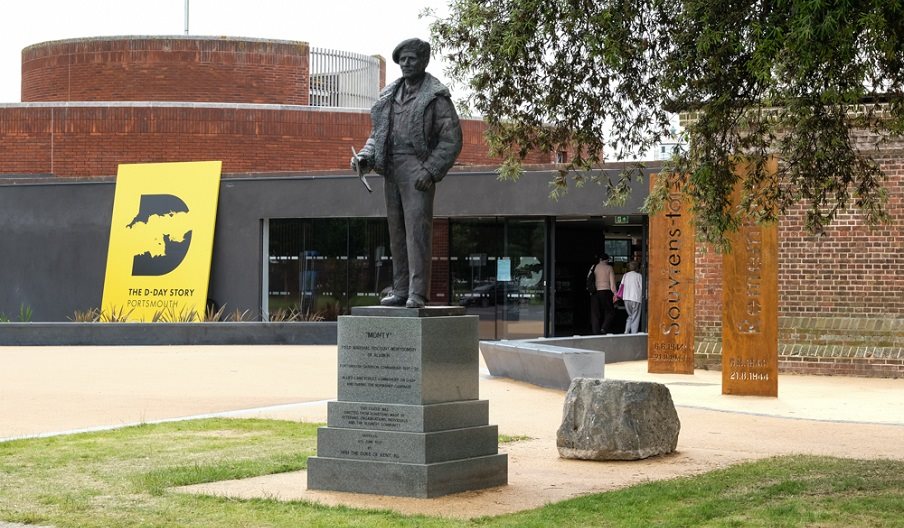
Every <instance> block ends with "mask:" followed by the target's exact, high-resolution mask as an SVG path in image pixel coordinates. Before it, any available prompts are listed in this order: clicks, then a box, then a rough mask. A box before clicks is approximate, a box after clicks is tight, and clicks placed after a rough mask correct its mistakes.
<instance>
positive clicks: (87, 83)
mask: <svg viewBox="0 0 904 528" xmlns="http://www.w3.org/2000/svg"><path fill="white" fill-rule="evenodd" d="M308 71H309V70H308V44H307V43H306V42H289V41H273V40H255V39H233V38H209V37H208V38H203V39H197V38H192V37H156V38H155V37H133V38H129V37H115V38H96V39H76V40H63V41H55V42H45V43H42V44H36V45H34V46H30V47H27V48H25V49H24V50H22V101H23V102H32V101H200V102H239V103H265V104H302V105H303V104H308V102H309V96H308V92H309V85H308V79H309V75H308Z"/></svg>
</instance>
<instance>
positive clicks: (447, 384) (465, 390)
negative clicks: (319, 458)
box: [339, 316, 478, 405]
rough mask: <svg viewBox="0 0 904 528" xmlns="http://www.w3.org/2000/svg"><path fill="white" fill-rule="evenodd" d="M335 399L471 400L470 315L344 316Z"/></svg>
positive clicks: (474, 359) (474, 376)
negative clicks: (419, 316) (336, 396)
mask: <svg viewBox="0 0 904 528" xmlns="http://www.w3.org/2000/svg"><path fill="white" fill-rule="evenodd" d="M341 323H342V324H340V325H339V400H340V401H357V402H381V403H399V404H414V405H424V404H430V403H442V402H449V401H461V400H476V399H477V396H478V387H477V383H478V349H477V341H476V338H475V339H474V340H473V341H472V340H471V339H470V336H472V335H476V317H474V316H458V317H429V318H415V317H408V318H405V317H345V318H343V319H342V320H341Z"/></svg>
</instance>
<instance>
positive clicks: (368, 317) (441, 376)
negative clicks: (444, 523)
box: [308, 307, 508, 497]
mask: <svg viewBox="0 0 904 528" xmlns="http://www.w3.org/2000/svg"><path fill="white" fill-rule="evenodd" d="M338 337H339V340H338V341H339V342H338V344H339V379H338V384H339V390H338V395H339V398H338V401H335V402H330V403H329V404H328V416H327V427H322V428H320V430H319V431H318V434H317V456H316V457H311V458H309V459H308V488H310V489H320V490H333V491H349V492H355V493H373V494H379V495H394V496H404V497H436V496H440V495H446V494H449V493H456V492H460V491H467V490H474V489H481V488H488V487H493V486H499V485H503V484H506V483H507V482H508V459H507V456H506V455H504V454H499V452H498V432H497V429H496V426H493V425H489V424H488V421H489V405H488V402H487V401H485V400H480V399H478V375H479V374H478V350H477V317H476V316H469V315H464V309H463V308H458V307H439V308H432V307H431V308H417V309H408V308H383V307H366V308H355V309H353V310H352V315H351V316H343V317H340V318H339V329H338Z"/></svg>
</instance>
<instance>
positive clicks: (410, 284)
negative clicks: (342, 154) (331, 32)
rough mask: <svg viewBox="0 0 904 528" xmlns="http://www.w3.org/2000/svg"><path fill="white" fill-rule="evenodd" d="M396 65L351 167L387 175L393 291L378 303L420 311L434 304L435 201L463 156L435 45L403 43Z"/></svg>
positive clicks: (395, 55)
mask: <svg viewBox="0 0 904 528" xmlns="http://www.w3.org/2000/svg"><path fill="white" fill-rule="evenodd" d="M392 60H393V62H395V63H396V64H398V65H399V67H400V68H401V70H402V78H401V79H398V80H396V81H395V82H393V83H391V84H390V85H389V86H387V87H386V88H385V89H384V90H383V91H382V92H381V93H380V98H379V99H378V100H377V102H376V103H374V105H373V107H372V108H371V110H370V115H371V120H372V123H373V128H372V130H371V134H370V137H369V138H368V139H367V143H365V145H364V148H362V149H361V151H360V152H358V154H357V155H356V156H355V157H353V158H352V168H354V169H356V170H358V171H359V173H361V174H364V173H367V172H368V171H370V170H371V169H373V171H374V172H376V173H377V174H381V175H383V176H384V185H383V187H384V190H385V198H386V220H387V222H388V223H389V245H390V248H391V250H392V293H390V294H389V295H388V296H386V297H384V298H383V299H381V300H380V304H382V305H383V306H406V307H408V308H421V307H423V306H424V305H425V304H426V303H427V301H428V300H429V298H428V292H429V287H430V262H431V258H432V244H433V196H434V194H435V192H436V183H437V182H439V181H440V180H442V179H443V177H444V176H445V175H446V173H447V172H448V171H449V169H450V168H451V167H452V165H453V164H454V163H455V158H457V157H458V153H459V152H461V144H462V140H461V125H460V124H459V122H458V114H457V113H456V112H455V106H454V105H453V104H452V100H451V99H450V96H449V90H448V89H447V88H446V87H445V86H443V84H442V83H440V82H439V81H438V80H437V79H436V78H435V77H433V76H432V75H430V74H429V73H427V72H426V69H427V63H428V62H430V44H428V43H427V42H424V41H423V40H420V39H408V40H405V41H403V42H402V43H400V44H399V45H398V46H396V48H395V50H393V52H392Z"/></svg>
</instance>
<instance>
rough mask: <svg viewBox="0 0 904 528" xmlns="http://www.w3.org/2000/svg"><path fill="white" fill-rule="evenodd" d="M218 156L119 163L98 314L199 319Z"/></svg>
mask: <svg viewBox="0 0 904 528" xmlns="http://www.w3.org/2000/svg"><path fill="white" fill-rule="evenodd" d="M221 165H222V162H219V161H201V162H186V163H146V164H136V165H120V166H119V172H118V174H117V176H116V194H115V196H114V199H113V220H112V223H111V225H110V246H109V249H108V252H107V271H106V278H105V280H104V296H103V303H102V305H101V319H102V320H128V321H189V320H198V319H199V318H200V316H201V315H202V314H203V313H204V310H205V307H206V303H207V286H208V279H209V278H210V261H211V256H212V253H213V234H214V226H215V223H216V212H217V200H218V197H219V191H220V170H221Z"/></svg>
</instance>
